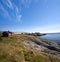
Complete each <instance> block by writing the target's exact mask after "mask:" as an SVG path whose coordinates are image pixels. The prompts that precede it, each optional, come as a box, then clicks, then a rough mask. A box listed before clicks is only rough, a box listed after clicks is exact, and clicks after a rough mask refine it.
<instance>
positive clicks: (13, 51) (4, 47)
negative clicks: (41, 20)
mask: <svg viewBox="0 0 60 62" xmlns="http://www.w3.org/2000/svg"><path fill="white" fill-rule="evenodd" d="M34 38H35V37H34ZM24 40H30V37H29V36H28V35H14V36H13V37H1V36H0V62H60V60H59V59H57V58H52V57H49V56H48V55H45V53H44V54H42V53H41V52H39V51H36V50H34V49H31V48H29V47H26V46H25V45H24V44H23V43H22V42H23V41H24Z"/></svg>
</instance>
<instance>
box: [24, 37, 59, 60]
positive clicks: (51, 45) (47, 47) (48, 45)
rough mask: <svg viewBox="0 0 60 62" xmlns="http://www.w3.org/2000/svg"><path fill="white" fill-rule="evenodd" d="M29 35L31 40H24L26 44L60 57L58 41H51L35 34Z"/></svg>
mask: <svg viewBox="0 0 60 62" xmlns="http://www.w3.org/2000/svg"><path fill="white" fill-rule="evenodd" d="M29 37H30V39H29V40H25V41H24V42H23V43H24V44H25V45H26V46H28V47H31V48H34V49H36V50H39V51H41V52H44V53H46V54H48V55H50V56H53V57H57V58H59V59H60V45H59V44H58V43H55V42H50V41H48V40H46V39H41V38H38V37H34V36H29Z"/></svg>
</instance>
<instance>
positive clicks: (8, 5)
mask: <svg viewBox="0 0 60 62" xmlns="http://www.w3.org/2000/svg"><path fill="white" fill-rule="evenodd" d="M17 1H19V2H18V4H16V2H14V1H13V0H1V2H2V3H3V4H2V3H1V2H0V3H1V4H0V10H1V11H2V14H4V15H5V17H7V18H8V17H10V19H12V18H14V19H13V20H17V21H21V19H22V17H23V16H22V14H21V6H19V4H21V5H23V6H24V7H26V8H29V6H30V5H31V3H32V2H38V1H39V0H17ZM10 11H12V12H11V14H10Z"/></svg>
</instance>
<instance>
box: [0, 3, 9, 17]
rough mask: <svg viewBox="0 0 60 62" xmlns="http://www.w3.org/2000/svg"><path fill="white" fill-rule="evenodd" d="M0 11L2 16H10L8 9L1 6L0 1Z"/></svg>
mask: <svg viewBox="0 0 60 62" xmlns="http://www.w3.org/2000/svg"><path fill="white" fill-rule="evenodd" d="M0 11H2V14H3V16H5V17H7V16H8V17H10V15H9V13H8V11H7V10H6V9H5V8H4V7H3V5H2V4H1V3H0Z"/></svg>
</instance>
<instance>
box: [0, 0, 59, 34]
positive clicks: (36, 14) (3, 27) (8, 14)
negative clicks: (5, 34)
mask: <svg viewBox="0 0 60 62" xmlns="http://www.w3.org/2000/svg"><path fill="white" fill-rule="evenodd" d="M7 30H9V31H14V32H41V33H51V32H60V0H0V31H7Z"/></svg>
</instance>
